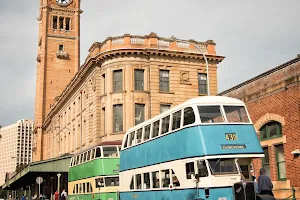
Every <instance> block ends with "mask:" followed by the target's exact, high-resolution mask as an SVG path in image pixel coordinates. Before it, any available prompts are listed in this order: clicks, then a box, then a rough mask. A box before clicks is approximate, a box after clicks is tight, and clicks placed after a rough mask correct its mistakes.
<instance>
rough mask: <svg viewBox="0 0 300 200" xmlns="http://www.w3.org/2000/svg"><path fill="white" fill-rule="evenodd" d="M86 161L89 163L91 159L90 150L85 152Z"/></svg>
mask: <svg viewBox="0 0 300 200" xmlns="http://www.w3.org/2000/svg"><path fill="white" fill-rule="evenodd" d="M86 159H87V161H89V160H90V159H91V150H89V151H88V152H87V157H86Z"/></svg>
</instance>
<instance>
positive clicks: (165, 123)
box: [161, 115, 170, 134]
mask: <svg viewBox="0 0 300 200" xmlns="http://www.w3.org/2000/svg"><path fill="white" fill-rule="evenodd" d="M169 124H170V115H169V116H167V117H164V118H163V119H162V126H161V134H165V133H167V132H169Z"/></svg>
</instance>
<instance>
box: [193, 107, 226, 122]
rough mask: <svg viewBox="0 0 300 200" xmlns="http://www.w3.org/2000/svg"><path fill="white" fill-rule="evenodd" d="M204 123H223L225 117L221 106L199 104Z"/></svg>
mask: <svg viewBox="0 0 300 200" xmlns="http://www.w3.org/2000/svg"><path fill="white" fill-rule="evenodd" d="M198 111H199V114H200V119H201V122H202V123H223V122H224V118H223V115H222V113H221V107H220V106H198Z"/></svg>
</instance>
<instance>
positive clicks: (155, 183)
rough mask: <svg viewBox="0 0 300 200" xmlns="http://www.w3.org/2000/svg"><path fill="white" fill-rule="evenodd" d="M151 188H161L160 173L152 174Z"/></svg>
mask: <svg viewBox="0 0 300 200" xmlns="http://www.w3.org/2000/svg"><path fill="white" fill-rule="evenodd" d="M151 188H160V184H159V172H158V171H156V172H152V187H151Z"/></svg>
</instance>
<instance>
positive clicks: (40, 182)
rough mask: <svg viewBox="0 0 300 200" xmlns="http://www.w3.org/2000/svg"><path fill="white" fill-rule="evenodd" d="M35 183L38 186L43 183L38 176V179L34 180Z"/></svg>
mask: <svg viewBox="0 0 300 200" xmlns="http://www.w3.org/2000/svg"><path fill="white" fill-rule="evenodd" d="M35 181H36V183H37V184H39V185H40V184H42V183H43V178H42V177H40V176H39V177H37V178H36V180H35Z"/></svg>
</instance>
